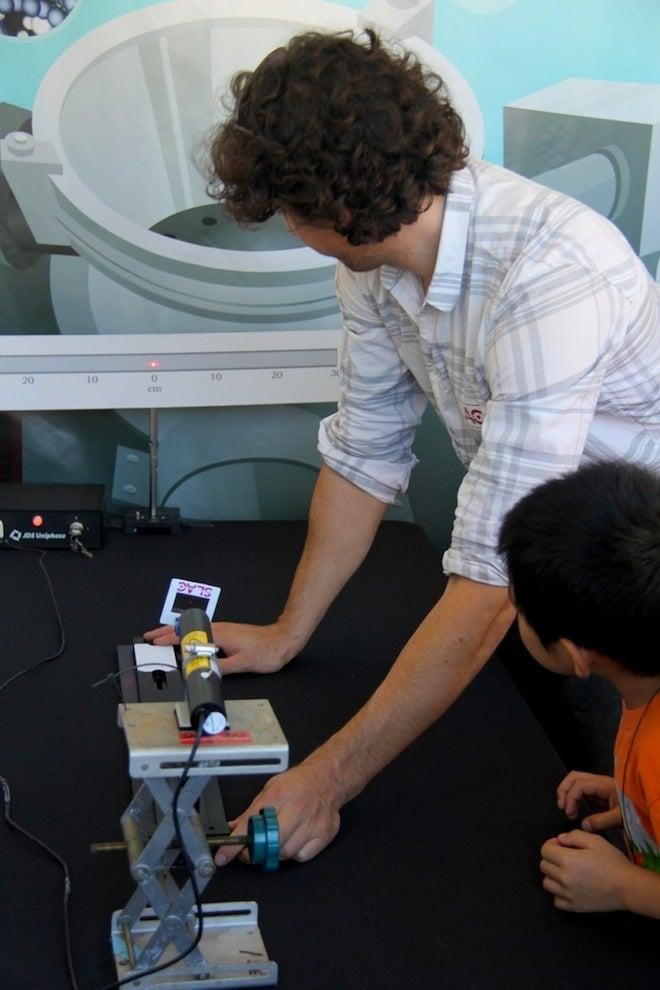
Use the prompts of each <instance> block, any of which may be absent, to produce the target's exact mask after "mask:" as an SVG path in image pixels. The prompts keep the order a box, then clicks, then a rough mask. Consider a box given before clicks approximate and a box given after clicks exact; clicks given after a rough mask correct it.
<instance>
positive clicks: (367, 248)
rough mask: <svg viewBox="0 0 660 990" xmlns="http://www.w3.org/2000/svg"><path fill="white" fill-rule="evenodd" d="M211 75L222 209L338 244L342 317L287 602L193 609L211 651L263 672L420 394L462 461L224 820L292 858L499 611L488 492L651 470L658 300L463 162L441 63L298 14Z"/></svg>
mask: <svg viewBox="0 0 660 990" xmlns="http://www.w3.org/2000/svg"><path fill="white" fill-rule="evenodd" d="M232 93H233V97H234V106H233V112H232V113H231V116H230V117H229V118H228V119H227V120H226V121H225V122H224V123H223V124H222V125H221V126H220V127H219V128H218V130H217V132H216V134H215V136H214V139H213V141H212V144H211V147H210V160H211V178H212V183H211V186H212V190H213V191H214V192H215V194H216V195H217V197H218V199H219V200H220V201H221V202H222V203H223V204H224V207H225V208H226V209H227V210H228V211H229V212H230V213H231V214H232V215H233V216H234V217H235V218H236V219H237V220H238V221H239V222H241V223H255V222H256V223H259V222H262V221H265V220H267V219H268V218H269V217H271V216H272V215H273V214H275V213H279V214H281V215H282V216H283V217H284V218H285V220H286V222H287V224H288V226H289V228H290V229H291V230H292V231H293V232H294V233H295V234H297V236H298V237H299V238H300V239H301V240H302V241H303V242H304V243H305V244H308V245H310V246H311V247H313V248H315V249H316V250H317V251H320V252H321V253H323V254H327V255H330V256H332V257H335V258H337V259H338V260H339V262H340V264H339V266H338V270H337V294H338V298H339V303H340V307H341V311H342V315H343V323H344V334H343V342H342V346H341V359H340V393H341V394H340V399H339V405H338V409H337V412H336V413H335V415H333V416H330V417H329V418H328V419H326V420H325V421H324V422H323V423H322V424H321V428H320V434H319V450H320V452H321V455H322V458H323V461H324V466H323V467H322V469H321V472H320V475H319V478H318V482H317V485H316V488H315V492H314V496H313V500H312V505H311V508H310V519H309V531H308V537H307V541H306V544H305V548H304V550H303V554H302V557H301V560H300V563H299V565H298V568H297V571H296V574H295V576H294V580H293V584H292V587H291V591H290V594H289V598H288V601H287V604H286V606H285V608H284V611H283V612H282V614H281V616H280V617H279V618H278V620H277V621H276V622H275V623H273V624H271V625H268V626H263V627H258V626H248V625H238V624H230V623H217V624H216V625H215V627H214V636H215V639H216V641H217V642H218V644H219V645H220V646H221V647H222V648H223V650H224V651H225V653H226V654H227V659H226V660H223V670H224V671H225V672H227V673H232V672H239V671H262V672H272V671H275V670H278V669H280V668H281V667H283V666H284V664H286V663H287V662H288V661H289V660H291V659H292V658H293V657H294V656H296V654H298V653H299V652H300V650H301V649H302V648H303V646H304V645H305V643H306V642H307V640H308V639H309V637H310V636H311V634H312V632H313V631H314V629H315V628H316V626H317V624H318V623H319V621H320V620H321V618H322V616H323V615H324V613H325V612H326V610H327V609H328V607H329V605H330V604H331V602H332V601H333V599H334V598H335V596H336V595H337V594H338V592H339V591H340V589H341V588H342V587H343V586H344V584H345V583H346V582H347V580H348V579H349V578H350V576H351V575H352V574H353V573H354V571H355V570H356V569H357V567H358V566H359V565H360V563H361V561H362V560H363V559H364V557H365V555H366V553H367V551H368V549H369V547H370V545H371V543H372V540H373V537H374V534H375V532H376V529H377V527H378V525H379V523H380V521H381V519H382V517H383V515H384V513H385V510H386V508H387V505H388V504H389V503H391V502H393V501H394V500H395V499H396V497H397V495H398V494H399V493H400V492H402V491H405V489H406V486H407V484H408V480H409V477H410V472H411V470H412V468H413V466H414V464H415V457H414V455H413V454H412V452H411V446H412V441H413V437H414V432H415V428H416V426H417V424H418V422H419V420H420V417H421V415H422V413H423V411H424V408H425V406H426V405H427V403H428V402H430V403H431V404H432V405H433V406H434V407H435V409H436V411H437V412H438V414H439V416H440V418H441V419H442V421H443V422H444V424H445V426H446V428H447V430H448V432H449V434H450V437H451V440H452V443H453V446H454V449H455V450H456V453H457V454H458V456H459V458H460V459H461V460H462V462H463V463H464V465H465V466H466V468H467V473H466V476H465V479H464V480H463V482H462V484H461V487H460V490H459V494H458V505H457V510H456V521H455V525H454V530H453V534H452V541H451V546H450V548H449V550H448V551H447V552H446V554H445V556H444V558H443V566H444V570H445V572H446V573H447V575H448V581H447V585H446V589H445V591H444V593H443V595H442V597H441V598H440V600H439V601H438V603H437V604H436V606H435V607H434V608H433V609H432V610H431V612H430V613H429V614H428V615H427V617H426V618H425V619H424V621H423V622H422V623H421V625H420V626H419V628H418V629H417V630H416V632H415V633H414V635H413V636H412V637H411V639H410V640H409V642H408V643H407V644H406V646H405V647H404V649H403V650H402V652H401V654H400V655H399V657H398V658H397V660H396V662H395V663H394V665H393V667H392V669H391V671H390V672H389V674H388V675H387V677H386V678H385V680H384V681H383V683H382V684H381V685H380V686H379V687H378V689H377V690H376V691H375V693H374V694H373V696H372V697H371V699H370V700H369V701H368V702H367V703H366V705H365V706H364V707H363V708H362V709H361V710H360V711H359V712H358V713H357V715H355V716H354V718H353V719H352V720H351V721H350V722H349V723H348V724H347V725H346V726H344V728H342V729H341V730H340V731H339V732H337V733H336V734H335V735H334V736H333V737H332V738H331V739H330V740H328V742H327V743H325V744H324V745H323V746H322V747H320V749H318V750H317V751H316V752H314V753H313V754H312V755H311V756H309V757H308V758H307V759H306V760H305V761H304V762H303V763H302V764H300V765H299V766H297V767H294V768H293V769H291V770H289V771H288V772H287V773H285V774H282V775H277V776H275V777H273V778H271V780H270V781H269V782H268V784H267V785H266V789H265V790H266V793H265V794H263V793H262V795H260V796H259V797H258V798H257V799H256V800H255V802H253V804H252V805H251V806H250V808H248V810H247V812H246V813H245V816H242V817H241V818H240V819H239V820H238V822H237V823H236V828H237V829H238V830H241V829H243V828H244V827H245V824H246V816H247V815H249V814H251V813H253V812H254V811H256V810H258V808H260V807H262V806H263V805H264V804H269V805H274V806H275V807H276V808H277V810H278V813H279V818H280V826H281V833H282V850H281V854H282V858H288V857H291V858H295V859H298V860H307V859H309V858H311V857H312V856H314V855H316V853H318V852H319V851H320V850H321V849H322V848H323V847H324V846H325V845H327V843H328V842H330V841H331V839H332V838H333V837H334V835H335V834H336V832H337V830H338V828H339V811H340V809H341V807H342V805H343V804H344V803H345V802H347V801H348V800H350V799H351V798H352V797H354V796H355V795H356V794H358V793H359V792H360V791H361V790H362V788H363V787H365V785H366V784H367V783H368V782H369V780H370V779H371V778H372V777H374V776H375V775H376V774H377V773H378V772H379V771H380V770H381V769H382V768H383V767H384V766H385V765H386V764H387V763H388V762H389V761H390V760H392V759H393V758H394V757H395V756H396V755H397V754H398V753H399V752H401V750H402V749H403V748H404V747H405V746H407V745H408V744H409V743H410V742H412V740H413V739H415V738H416V736H418V735H419V733H421V732H422V731H423V730H424V729H425V728H427V727H428V726H429V725H430V724H431V723H432V722H433V721H434V720H435V719H437V718H438V717H439V716H440V715H441V714H442V713H443V712H444V711H445V710H446V709H447V708H448V707H449V706H450V705H451V704H452V702H453V701H454V700H455V699H456V697H457V696H458V695H459V694H460V693H461V691H462V690H463V689H464V688H465V687H466V686H467V684H469V682H470V681H471V680H472V678H473V677H474V676H475V675H476V674H477V672H478V671H479V670H480V669H481V667H482V666H483V664H484V663H485V662H486V660H487V659H488V658H489V657H490V656H491V654H492V653H493V651H494V650H495V648H496V647H497V646H498V644H499V643H500V641H501V639H502V637H503V636H504V635H505V633H506V632H507V630H508V629H509V626H510V625H511V623H512V620H513V618H514V609H513V606H512V605H511V603H510V601H509V597H508V595H507V574H506V568H505V566H504V563H503V561H502V559H501V557H500V556H499V555H498V534H499V528H500V524H501V520H502V518H503V517H504V515H505V514H506V512H507V511H508V510H509V509H510V508H511V507H512V506H513V505H514V504H515V503H516V502H517V501H518V500H519V499H520V498H521V497H522V496H523V495H524V494H525V493H526V492H528V491H529V490H531V489H532V488H533V487H534V486H536V485H537V484H539V483H540V482H542V481H543V480H545V479H547V478H550V477H553V476H557V475H560V474H562V473H565V472H567V471H570V470H573V469H575V468H576V467H578V465H579V464H581V463H583V462H585V461H589V460H594V459H599V458H603V457H619V458H622V459H628V460H633V461H638V462H639V463H642V464H645V465H646V466H647V467H651V468H653V469H654V470H659V469H660V387H659V386H658V382H659V381H660V320H659V313H660V305H659V301H658V292H657V286H655V284H654V283H653V282H652V281H651V279H650V277H649V275H648V273H647V271H646V269H645V268H644V266H643V265H642V264H641V262H640V261H639V259H638V258H637V257H636V256H635V255H634V253H633V252H632V250H631V249H630V246H629V245H628V243H627V242H626V241H625V239H624V238H623V237H622V236H621V234H620V233H619V232H618V231H617V230H616V229H615V228H614V227H613V226H612V225H611V224H609V223H608V221H606V220H604V219H603V218H601V217H600V216H598V215H596V214H595V213H593V212H592V211H591V210H589V209H588V208H586V207H584V206H582V205H581V204H579V203H577V202H575V201H574V200H572V199H569V198H567V197H565V196H562V195H560V194H558V193H555V192H551V191H550V190H548V189H545V188H543V187H541V186H539V185H536V184H535V183H533V182H529V181H527V180H525V179H522V178H520V177H519V176H516V175H513V174H512V173H510V172H508V171H506V170H505V169H502V168H499V167H496V166H493V165H489V164H486V163H484V162H479V161H474V160H472V159H470V158H469V156H468V151H467V149H466V146H465V138H464V131H463V125H462V122H461V120H460V118H459V117H458V116H457V114H456V113H455V111H454V110H453V109H452V107H451V105H450V102H449V100H448V98H447V95H446V94H445V91H444V88H443V85H442V82H441V80H440V79H438V77H437V76H435V75H434V74H432V73H430V72H429V71H428V70H426V69H425V68H424V67H423V66H422V65H421V64H420V63H419V62H418V61H417V60H416V59H415V58H414V57H413V56H412V55H410V54H407V53H405V52H399V51H391V50H388V49H387V48H386V47H385V46H384V45H383V43H382V42H381V41H380V40H379V38H378V37H377V36H376V35H375V34H374V33H373V32H366V33H365V35H364V36H363V37H361V38H355V37H354V36H352V35H351V34H350V33H342V34H331V35H326V34H320V33H316V32H311V33H306V34H303V35H299V36H297V37H295V38H293V39H292V40H291V41H290V42H289V44H287V45H286V46H285V47H282V48H279V49H277V50H276V51H274V52H273V53H271V54H270V55H269V56H268V57H267V58H266V59H265V60H264V61H263V62H262V63H261V64H260V65H259V66H258V68H257V69H256V70H255V71H254V72H242V73H239V74H238V75H237V76H236V77H235V78H234V81H233V84H232ZM148 638H150V639H152V640H155V641H156V642H168V641H170V642H171V641H172V638H173V633H172V631H171V630H162V629H161V630H156V631H152V632H151V633H150V634H148ZM235 851H236V850H235V847H232V849H229V848H225V849H222V850H220V852H219V853H218V857H217V861H218V862H219V863H223V862H226V861H227V860H228V859H230V858H231V857H232V855H235Z"/></svg>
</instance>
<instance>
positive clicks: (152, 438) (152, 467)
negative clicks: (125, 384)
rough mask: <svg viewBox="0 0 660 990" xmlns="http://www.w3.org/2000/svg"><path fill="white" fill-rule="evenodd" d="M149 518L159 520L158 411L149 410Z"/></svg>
mask: <svg viewBox="0 0 660 990" xmlns="http://www.w3.org/2000/svg"><path fill="white" fill-rule="evenodd" d="M149 518H150V519H152V520H157V519H158V410H157V409H150V410H149Z"/></svg>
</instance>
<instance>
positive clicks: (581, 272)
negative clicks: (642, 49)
mask: <svg viewBox="0 0 660 990" xmlns="http://www.w3.org/2000/svg"><path fill="white" fill-rule="evenodd" d="M337 294H338V297H339V303H340V307H341V310H342V315H343V322H344V333H343V342H342V348H341V359H340V386H341V397H340V401H339V406H338V411H337V412H336V414H334V415H333V416H330V417H329V418H328V419H325V420H323V422H322V423H321V428H320V432H319V450H320V452H321V455H322V457H323V459H324V460H325V461H326V463H327V464H328V465H329V466H330V467H332V468H333V469H334V470H335V471H337V472H339V473H340V474H341V475H343V476H344V477H346V478H348V479H349V480H350V481H352V482H353V483H354V484H356V485H358V486H359V487H360V488H362V489H364V490H365V491H367V492H369V493H370V494H372V495H374V496H376V497H377V498H379V499H381V500H383V501H386V502H391V501H394V500H395V499H396V497H397V495H398V493H399V492H402V491H405V489H406V487H407V485H408V481H409V478H410V473H411V470H412V468H413V467H414V465H415V463H416V459H415V457H414V455H413V454H412V451H411V446H412V442H413V438H414V433H415V427H416V426H417V423H418V422H419V419H420V417H421V415H422V413H423V411H424V408H425V406H426V404H427V402H431V403H432V405H433V406H434V407H435V409H436V410H437V412H438V414H439V416H440V418H441V419H442V421H443V422H444V424H445V426H446V427H447V430H448V431H449V434H450V437H451V440H452V443H453V446H454V449H455V451H456V453H457V454H458V456H459V458H460V459H461V461H462V462H463V464H464V465H465V467H466V468H467V474H466V476H465V478H464V480H463V482H462V484H461V487H460V490H459V493H458V504H457V508H456V519H455V523H454V529H453V534H452V542H451V547H450V548H449V550H447V552H446V553H445V555H444V559H443V565H444V568H445V571H446V572H447V573H450V574H461V575H464V576H466V577H469V578H472V579H473V580H475V581H481V582H485V583H487V584H504V583H506V574H505V570H504V566H503V563H502V561H501V559H500V558H499V557H498V555H497V551H496V547H497V540H498V532H499V527H500V523H501V520H502V517H503V516H504V514H505V513H506V511H507V510H508V509H509V508H510V507H511V506H512V505H513V504H514V503H515V502H516V501H518V499H519V498H521V496H522V495H524V494H525V493H526V492H527V491H528V490H529V489H531V488H533V487H534V486H536V485H538V484H539V483H540V482H542V481H543V480H545V479H546V478H549V477H552V476H556V475H559V474H563V473H565V472H567V471H571V470H573V469H574V468H577V467H578V465H579V464H582V463H585V462H587V461H593V460H599V459H604V458H624V459H627V460H631V461H635V462H636V463H638V464H642V465H646V466H647V467H650V468H651V469H653V470H656V471H660V286H658V285H657V284H656V283H654V282H653V281H652V279H651V278H650V276H649V274H648V272H647V270H646V269H645V268H644V266H643V264H642V263H641V262H640V261H639V259H638V258H637V257H636V255H635V254H634V252H633V251H632V249H631V247H630V245H629V244H628V242H627V241H626V240H625V238H624V237H623V236H622V235H621V234H620V233H619V231H618V230H617V229H616V228H615V227H614V226H613V225H612V224H611V223H609V222H608V221H607V220H605V219H603V218H602V217H600V216H599V215H598V214H596V213H594V212H593V211H592V210H590V209H588V208H587V207H585V206H583V205H581V204H580V203H578V202H576V201H575V200H573V199H570V198H568V197H567V196H564V195H561V194H559V193H555V192H552V191H550V190H548V189H546V188H544V187H542V186H539V185H536V184H535V183H533V182H530V181H528V180H526V179H523V178H521V177H520V176H517V175H514V174H513V173H511V172H508V171H507V170H505V169H502V168H499V167H497V166H494V165H489V164H486V163H484V162H477V161H471V162H470V163H469V164H468V166H467V167H466V168H465V169H463V170H462V171H461V172H457V173H455V175H454V177H453V181H452V186H451V190H450V192H449V194H448V195H447V198H446V203H445V212H444V218H443V226H442V234H441V239H440V246H439V250H438V257H437V262H436V266H435V272H434V275H433V278H432V281H431V284H430V286H429V289H428V292H427V294H426V297H424V296H423V294H422V288H421V283H420V280H419V279H418V278H417V277H416V276H415V275H413V274H412V273H411V272H408V271H402V270H396V269H393V268H390V267H387V266H384V267H382V268H379V269H377V270H375V271H372V272H366V273H360V274H357V273H353V272H350V271H349V270H348V269H347V268H345V267H344V266H343V265H339V266H338V270H337Z"/></svg>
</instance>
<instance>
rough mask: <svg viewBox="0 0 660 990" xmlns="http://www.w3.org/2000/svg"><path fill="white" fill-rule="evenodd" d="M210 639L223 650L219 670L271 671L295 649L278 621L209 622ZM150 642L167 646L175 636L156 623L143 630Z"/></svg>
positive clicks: (286, 660)
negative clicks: (247, 623) (264, 624)
mask: <svg viewBox="0 0 660 990" xmlns="http://www.w3.org/2000/svg"><path fill="white" fill-rule="evenodd" d="M211 625H212V629H213V641H214V643H215V644H216V645H217V646H219V647H220V649H221V650H222V651H223V652H224V653H225V654H226V656H225V657H223V658H222V659H221V661H220V667H221V670H222V673H223V674H244V673H255V674H273V673H275V671H277V670H281V668H282V667H284V665H285V664H287V663H288V662H289V660H291V659H293V657H294V656H296V654H297V653H298V652H299V650H298V649H297V648H296V645H295V644H294V643H293V640H292V638H291V636H290V635H289V634H288V633H287V631H286V630H285V629H283V628H282V627H281V626H280V625H278V623H276V622H274V623H273V624H272V625H269V626H251V625H245V624H241V623H237V622H213V623H212V624H211ZM144 638H145V640H146V641H147V642H148V643H152V644H153V645H154V646H168V645H170V644H174V643H178V642H179V639H178V637H177V635H176V632H175V631H174V627H173V626H160V627H159V628H158V629H151V630H149V632H146V633H145V634H144Z"/></svg>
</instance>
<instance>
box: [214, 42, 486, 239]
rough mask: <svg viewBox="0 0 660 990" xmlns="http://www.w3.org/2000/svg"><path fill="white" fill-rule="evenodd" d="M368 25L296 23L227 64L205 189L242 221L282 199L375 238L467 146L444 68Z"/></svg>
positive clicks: (435, 189) (429, 189)
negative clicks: (227, 106) (262, 54)
mask: <svg viewBox="0 0 660 990" xmlns="http://www.w3.org/2000/svg"><path fill="white" fill-rule="evenodd" d="M364 34H365V35H366V39H365V40H364V41H363V40H360V41H358V40H356V37H355V35H354V34H353V32H352V31H345V32H340V33H337V34H322V33H319V32H316V31H310V32H307V33H305V34H299V35H296V36H295V37H294V38H292V39H291V41H290V42H289V43H288V44H287V45H286V46H285V47H282V48H277V49H276V50H275V51H274V52H271V54H270V55H268V56H267V57H266V58H265V59H264V60H263V61H262V62H261V64H260V65H259V66H258V67H257V68H256V69H255V71H254V72H239V73H237V74H236V75H235V76H234V78H233V80H232V83H231V94H232V96H233V109H232V111H231V116H230V117H229V118H228V119H227V120H226V121H225V122H223V123H222V124H221V125H220V126H219V127H218V128H217V130H216V131H215V132H214V133H213V135H212V136H211V137H210V139H209V142H208V149H207V150H208V162H207V169H206V170H207V177H208V180H209V187H208V188H209V194H210V195H211V196H213V197H214V198H216V199H218V200H219V201H220V202H221V203H223V204H224V206H225V207H226V209H227V210H228V211H229V212H230V213H231V214H232V215H233V216H234V217H235V218H236V219H237V220H238V221H239V223H242V224H248V223H261V222H263V221H264V220H267V219H268V218H269V217H271V216H272V215H273V214H274V213H277V212H278V211H283V212H284V213H286V214H288V215H290V216H292V217H293V218H295V219H296V220H297V221H299V222H303V223H306V222H314V221H326V222H330V223H332V224H333V226H334V229H335V230H336V231H337V232H338V233H340V234H342V235H344V236H345V237H346V238H347V240H348V241H349V243H350V244H365V243H373V242H377V241H382V240H383V239H384V238H385V237H388V236H389V235H390V234H394V233H396V232H397V231H398V230H399V229H400V227H401V225H402V224H409V223H413V222H414V220H416V218H417V217H418V215H419V213H420V212H421V210H423V209H424V208H425V205H426V204H427V202H428V200H429V198H430V197H431V196H433V195H438V194H440V195H444V194H445V193H447V191H448V189H449V184H450V179H451V173H452V172H454V171H456V170H457V169H461V168H463V166H464V165H465V162H466V159H467V154H468V152H467V148H466V146H465V131H464V128H463V122H462V120H461V118H460V117H459V116H458V114H457V113H456V112H455V110H454V109H453V108H452V106H451V104H450V102H449V99H448V97H447V94H446V91H445V87H444V84H443V82H442V79H441V78H440V77H439V76H438V75H436V74H435V73H433V72H431V71H429V70H428V69H427V68H426V67H424V66H423V65H422V64H421V63H420V62H419V60H418V59H417V58H416V57H415V56H414V55H413V54H411V53H410V52H406V51H403V50H401V51H394V50H390V49H387V48H386V47H385V45H384V44H383V42H382V41H381V40H380V38H379V37H378V35H377V34H376V33H375V32H374V31H372V30H367V31H365V32H364Z"/></svg>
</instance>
